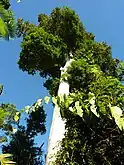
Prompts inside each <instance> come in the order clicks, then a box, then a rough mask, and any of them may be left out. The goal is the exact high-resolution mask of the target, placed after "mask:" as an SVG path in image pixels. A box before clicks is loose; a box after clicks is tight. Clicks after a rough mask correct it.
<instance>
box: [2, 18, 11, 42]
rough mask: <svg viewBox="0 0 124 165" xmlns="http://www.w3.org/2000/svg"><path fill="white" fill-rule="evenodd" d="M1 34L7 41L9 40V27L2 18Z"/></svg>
mask: <svg viewBox="0 0 124 165" xmlns="http://www.w3.org/2000/svg"><path fill="white" fill-rule="evenodd" d="M0 34H1V35H2V37H4V38H5V39H7V40H9V32H8V29H7V26H6V24H5V23H4V21H3V20H2V18H0Z"/></svg>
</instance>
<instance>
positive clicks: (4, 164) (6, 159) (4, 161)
mask: <svg viewBox="0 0 124 165" xmlns="http://www.w3.org/2000/svg"><path fill="white" fill-rule="evenodd" d="M10 157H12V155H11V154H0V162H1V165H11V164H16V163H15V162H13V161H11V160H10Z"/></svg>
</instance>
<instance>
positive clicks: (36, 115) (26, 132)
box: [3, 106, 46, 165]
mask: <svg viewBox="0 0 124 165" xmlns="http://www.w3.org/2000/svg"><path fill="white" fill-rule="evenodd" d="M20 119H21V118H20ZM25 120H26V126H22V125H20V124H18V128H17V132H16V133H15V134H12V135H11V137H10V139H11V140H10V143H9V144H8V145H4V146H3V153H11V154H12V155H13V161H15V162H16V163H17V165H41V164H43V151H42V146H43V144H44V143H42V144H39V146H37V144H36V143H35V137H37V136H38V135H43V134H44V133H45V132H46V128H45V121H46V114H45V112H44V110H43V107H42V106H39V107H38V108H35V112H34V111H32V112H31V113H29V115H28V116H27V117H26V119H25Z"/></svg>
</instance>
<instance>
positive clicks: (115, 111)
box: [109, 105, 124, 130]
mask: <svg viewBox="0 0 124 165" xmlns="http://www.w3.org/2000/svg"><path fill="white" fill-rule="evenodd" d="M109 107H110V111H111V114H112V117H113V118H114V119H115V123H116V124H117V126H118V127H119V128H120V130H124V117H123V115H122V113H123V112H122V110H121V109H120V108H119V107H117V106H111V105H109Z"/></svg>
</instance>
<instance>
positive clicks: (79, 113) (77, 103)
mask: <svg viewBox="0 0 124 165" xmlns="http://www.w3.org/2000/svg"><path fill="white" fill-rule="evenodd" d="M75 108H76V110H77V115H79V116H80V117H82V116H83V111H82V108H81V106H80V105H79V101H76V102H75Z"/></svg>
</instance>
